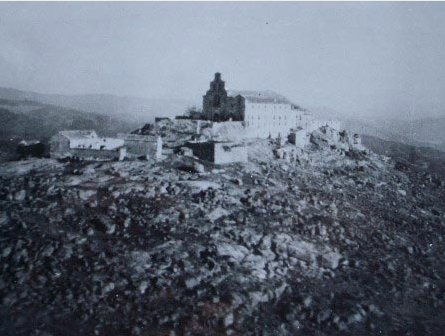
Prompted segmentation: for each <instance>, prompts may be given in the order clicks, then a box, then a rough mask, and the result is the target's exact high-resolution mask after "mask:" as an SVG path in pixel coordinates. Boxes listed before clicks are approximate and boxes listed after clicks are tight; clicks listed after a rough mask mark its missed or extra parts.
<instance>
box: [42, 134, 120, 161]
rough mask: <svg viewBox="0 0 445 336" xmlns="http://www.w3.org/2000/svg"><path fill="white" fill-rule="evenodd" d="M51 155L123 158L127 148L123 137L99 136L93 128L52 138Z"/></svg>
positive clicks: (87, 158)
mask: <svg viewBox="0 0 445 336" xmlns="http://www.w3.org/2000/svg"><path fill="white" fill-rule="evenodd" d="M50 155H51V157H53V158H57V159H63V158H79V159H84V160H97V161H107V160H123V159H124V158H125V156H126V148H125V146H124V140H123V139H117V138H107V137H99V136H98V135H97V134H96V132H95V131H91V130H70V131H61V132H59V133H57V134H56V135H54V136H53V137H52V138H51V140H50Z"/></svg>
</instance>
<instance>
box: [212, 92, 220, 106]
mask: <svg viewBox="0 0 445 336" xmlns="http://www.w3.org/2000/svg"><path fill="white" fill-rule="evenodd" d="M220 104H221V98H220V97H219V96H218V95H216V96H215V97H213V107H219V105H220Z"/></svg>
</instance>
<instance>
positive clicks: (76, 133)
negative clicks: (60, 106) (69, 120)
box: [59, 130, 97, 140]
mask: <svg viewBox="0 0 445 336" xmlns="http://www.w3.org/2000/svg"><path fill="white" fill-rule="evenodd" d="M59 134H60V135H63V136H65V137H67V138H68V139H70V140H71V139H92V138H97V134H96V132H95V131H93V130H72V131H60V132H59Z"/></svg>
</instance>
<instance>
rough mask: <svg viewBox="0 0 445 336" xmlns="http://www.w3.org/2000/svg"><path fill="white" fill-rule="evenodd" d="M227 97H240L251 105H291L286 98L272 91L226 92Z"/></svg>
mask: <svg viewBox="0 0 445 336" xmlns="http://www.w3.org/2000/svg"><path fill="white" fill-rule="evenodd" d="M227 95H228V96H229V97H236V96H242V97H244V99H246V100H247V101H248V102H251V103H275V104H292V102H291V101H290V100H289V99H287V98H286V97H284V96H282V95H280V94H278V93H276V92H274V91H270V90H267V91H250V90H227Z"/></svg>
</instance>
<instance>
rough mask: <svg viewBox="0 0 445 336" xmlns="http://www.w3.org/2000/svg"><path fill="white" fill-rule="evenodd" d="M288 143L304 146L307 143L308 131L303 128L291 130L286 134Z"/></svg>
mask: <svg viewBox="0 0 445 336" xmlns="http://www.w3.org/2000/svg"><path fill="white" fill-rule="evenodd" d="M288 141H289V143H291V144H293V145H295V146H296V147H299V148H304V147H305V146H306V145H307V144H308V143H309V137H308V132H307V130H305V129H301V130H298V131H293V132H291V133H290V134H289V136H288Z"/></svg>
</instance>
